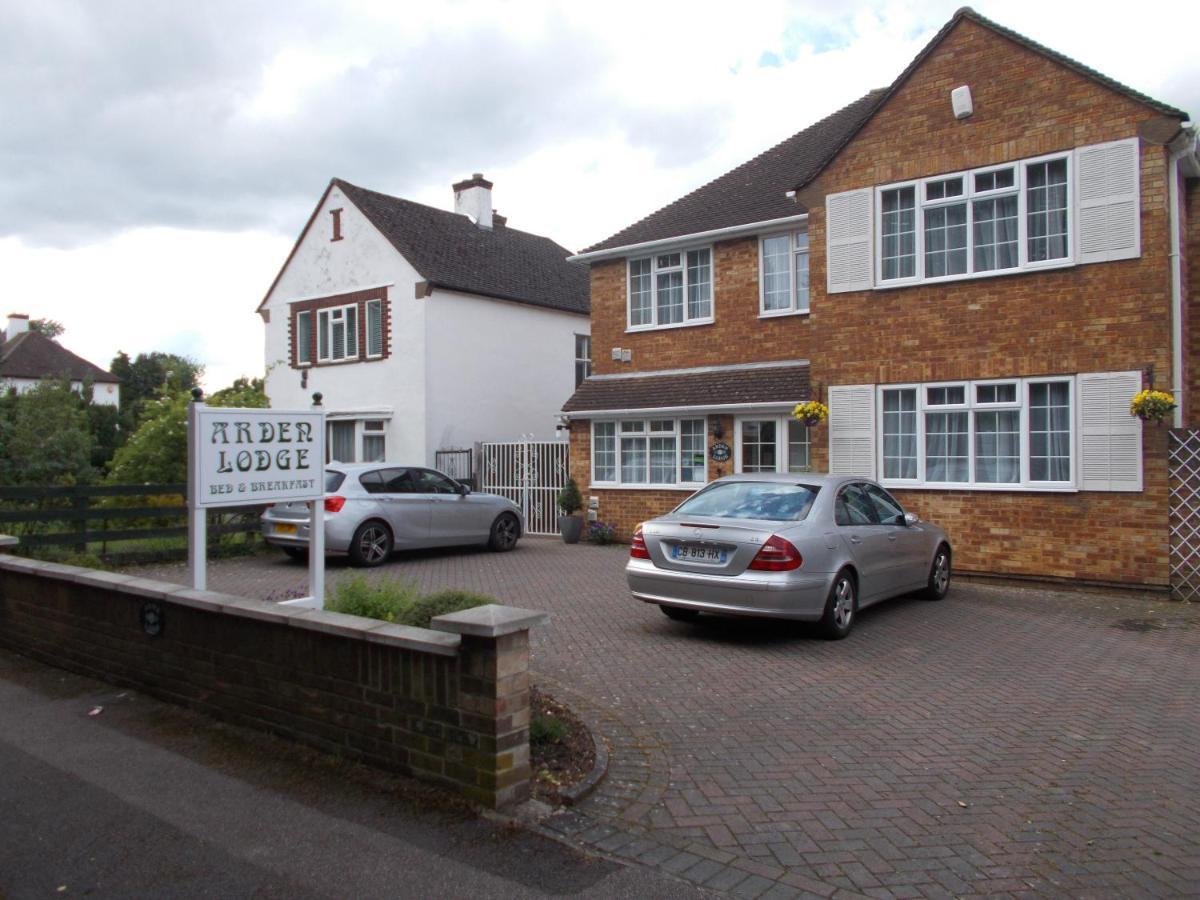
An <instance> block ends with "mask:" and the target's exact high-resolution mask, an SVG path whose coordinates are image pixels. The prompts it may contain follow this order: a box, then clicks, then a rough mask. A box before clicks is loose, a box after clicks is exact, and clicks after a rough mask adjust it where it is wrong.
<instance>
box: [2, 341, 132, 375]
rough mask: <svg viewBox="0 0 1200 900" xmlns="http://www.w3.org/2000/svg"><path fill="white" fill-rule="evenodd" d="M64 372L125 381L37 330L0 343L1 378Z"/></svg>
mask: <svg viewBox="0 0 1200 900" xmlns="http://www.w3.org/2000/svg"><path fill="white" fill-rule="evenodd" d="M63 375H66V376H67V377H68V378H70V379H71V380H72V381H83V380H85V379H89V378H90V379H91V380H92V381H94V382H95V381H101V382H109V383H112V384H119V383H120V381H121V379H120V378H118V377H117V376H116V375H113V374H112V373H111V372H105V371H104V370H103V369H102V368H100V367H99V366H97V365H95V364H94V363H90V362H88V361H87V360H86V359H84V358H83V357H81V356H76V355H75V354H74V353H72V352H71V351H70V350H68V349H67V348H66V347H64V346H62V344H60V343H58V342H57V341H52V340H51V339H50V338H48V337H45V336H44V335H40V334H38V333H36V332H33V331H26V332H23V333H22V334H18V335H17V336H16V337H15V338H13V339H12V340H11V341H4V342H3V343H0V378H59V377H61V376H63Z"/></svg>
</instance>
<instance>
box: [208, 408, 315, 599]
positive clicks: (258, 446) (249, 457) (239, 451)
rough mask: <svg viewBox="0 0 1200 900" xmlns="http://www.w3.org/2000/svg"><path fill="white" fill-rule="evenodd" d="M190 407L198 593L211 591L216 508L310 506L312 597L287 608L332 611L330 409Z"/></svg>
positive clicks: (309, 554) (309, 565) (309, 544)
mask: <svg viewBox="0 0 1200 900" xmlns="http://www.w3.org/2000/svg"><path fill="white" fill-rule="evenodd" d="M192 396H193V398H194V399H193V402H192V403H191V404H189V406H188V562H189V564H190V566H191V572H192V587H193V588H195V589H196V590H200V591H202V590H204V589H205V587H206V584H207V580H208V577H207V566H208V527H207V520H206V518H205V517H206V515H207V512H208V509H209V508H210V507H221V506H248V505H251V504H257V503H280V502H288V501H307V502H308V506H309V510H310V514H309V539H308V581H309V594H310V596H308V597H303V598H301V599H299V600H292V601H287V602H288V603H291V604H294V605H296V606H312V607H315V608H317V609H321V608H323V607H324V605H325V522H324V515H323V513H324V511H325V410H324V409H323V408H322V407H321V401H320V394H314V395H313V400H314V403H313V407H312V409H311V410H281V409H234V408H230V407H216V406H207V405H205V403H204V402H203V400H202V399H201V398H202V396H203V395H202V394H201V392H200V389H199V388H197V389H195V390H194V391H193V392H192Z"/></svg>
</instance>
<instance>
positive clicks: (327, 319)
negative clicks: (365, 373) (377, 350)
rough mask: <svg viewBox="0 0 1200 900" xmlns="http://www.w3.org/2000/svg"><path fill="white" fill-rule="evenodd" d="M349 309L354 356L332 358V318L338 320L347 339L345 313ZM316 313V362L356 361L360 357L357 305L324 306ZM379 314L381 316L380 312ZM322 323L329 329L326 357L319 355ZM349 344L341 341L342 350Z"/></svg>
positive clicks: (348, 331)
mask: <svg viewBox="0 0 1200 900" xmlns="http://www.w3.org/2000/svg"><path fill="white" fill-rule="evenodd" d="M351 309H352V310H354V354H353V355H351V354H349V353H345V354H344V355H342V356H334V355H333V325H334V317H335V316H336V317H337V318H338V319H339V320H340V322H341V324H342V327H343V328H345V329H346V332H345V333H346V336H347V337H348V336H349V334H350V330H349V328H348V326H347V323H346V311H347V310H351ZM316 313H317V362H322V363H340V362H352V361H354V360H357V359H358V358H359V357H360V356H361V355H362V348H361V347H359V346H358V345H359V340H358V316H359V311H358V304H357V303H347V304H345V305H344V306H326V307H323V308H321V309H318V310H316ZM381 314H382V311H381ZM323 322H324V323H327V325H328V328H329V336H328V338H327V340H326V346H327V347H328V349H329V354H328V355H326V356H322V355H321V329H322V328H323V327H325V325H323V324H322V323H323ZM349 343H350V342H349V340H343V342H342V346H343V350H344V349H345V347H346V345H347V344H349Z"/></svg>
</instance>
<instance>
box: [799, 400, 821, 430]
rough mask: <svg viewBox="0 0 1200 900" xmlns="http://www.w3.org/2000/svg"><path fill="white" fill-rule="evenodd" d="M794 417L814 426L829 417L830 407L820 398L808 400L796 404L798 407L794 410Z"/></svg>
mask: <svg viewBox="0 0 1200 900" xmlns="http://www.w3.org/2000/svg"><path fill="white" fill-rule="evenodd" d="M792 418H793V419H799V420H800V421H801V422H803V423H804V424H805V425H807V426H808V427H809V428H813V427H815V426H817V425H820V424H821V423H822V422H824V421H825V420H826V419H828V418H829V407H828V406H826V405H825V404H824V403H822V402H820V401H819V400H807V401H805V402H804V403H797V404H796V408H795V409H793V410H792Z"/></svg>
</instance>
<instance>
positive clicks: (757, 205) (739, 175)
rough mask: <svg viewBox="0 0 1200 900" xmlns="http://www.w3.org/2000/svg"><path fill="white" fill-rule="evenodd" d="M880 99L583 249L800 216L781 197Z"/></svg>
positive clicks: (867, 100) (868, 99)
mask: <svg viewBox="0 0 1200 900" xmlns="http://www.w3.org/2000/svg"><path fill="white" fill-rule="evenodd" d="M883 94H884V90H883V89H880V90H877V91H872V92H871V93H869V94H867V95H866V96H865V97H862V98H860V99H858V100H856V101H854V102H853V103H851V104H850V105H849V106H847V107H845V108H843V109H840V110H838V111H837V112H835V113H834V114H833V115H831V116H827V117H825V118H824V119H822V120H821V121H820V122H817V123H816V124H815V125H810V126H809V127H808V128H805V129H804V130H803V131H801V132H800V133H799V134H794V135H792V136H791V137H790V138H788V139H787V140H785V141H783V142H781V143H779V144H776V145H775V146H774V147H772V148H771V149H770V150H767V151H766V152H764V153H760V154H759V155H758V156H756V157H754V159H752V160H750V161H749V162H747V163H743V164H742V165H740V166H738V167H737V168H736V169H734V170H733V171H732V172H727V173H726V174H724V175H722V176H721V177H720V178H717V179H715V180H713V181H710V182H709V183H708V184H706V185H704V186H703V187H700V188H697V189H696V190H694V191H692V192H691V193H690V194H688V195H687V196H686V197H681V198H680V199H678V200H676V201H675V202H674V203H671V204H668V205H667V206H664V207H663V208H662V209H660V210H658V212H654V213H651V214H650V215H648V216H647V217H646V218H644V219H642V220H641V221H640V222H635V223H634V224H633V225H630V226H629V227H628V228H625V229H622V230H621V231H618V232H617V233H616V234H614V235H613V236H612V237H610V238H607V239H605V240H603V241H601V242H600V243H598V244H594V245H592V246H591V247H588V248H587V249H586V250H584V251H583V252H584V253H591V252H592V251H595V250H608V249H611V248H613V247H625V246H628V245H629V244H641V243H645V242H646V241H657V240H661V239H663V238H670V237H677V236H679V235H683V234H698V233H700V232H702V231H712V230H715V229H718V228H729V227H730V226H733V225H749V224H751V223H753V222H768V221H771V220H773V219H784V218H787V217H788V216H794V215H797V214H799V213H802V212H804V210H803V209H802V208H800V207H797V206H796V204H795V203H794V202H792V201H791V200H789V199H788V198H787V197H786V196H785V194H786V193H787V192H788V191H790V190H791V189H792V188H794V187H795V186H796V182H798V181H801V180H802V179H807V178H809V177H815V176H816V175H817V174H818V173H819V172H820V171H821V169H822V168H824V166H825V164H826V163H827V162H828V161H829V159H830V157H831V156H832V155H833V154H834V153H836V152H837V151H838V150H839V149H841V147H842V145H843V144H844V138H845V137H846V136H847V135H849V134H852V133H854V132H855V131H857V130H858V128H859V126H860V125H861V124H862V123H863V122H865V121H866V119H867V118H868V117H869V116H870V114H871V113H872V112H874V110H875V107H876V104H877V101H878V99H879V98H880V97H882V96H883Z"/></svg>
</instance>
